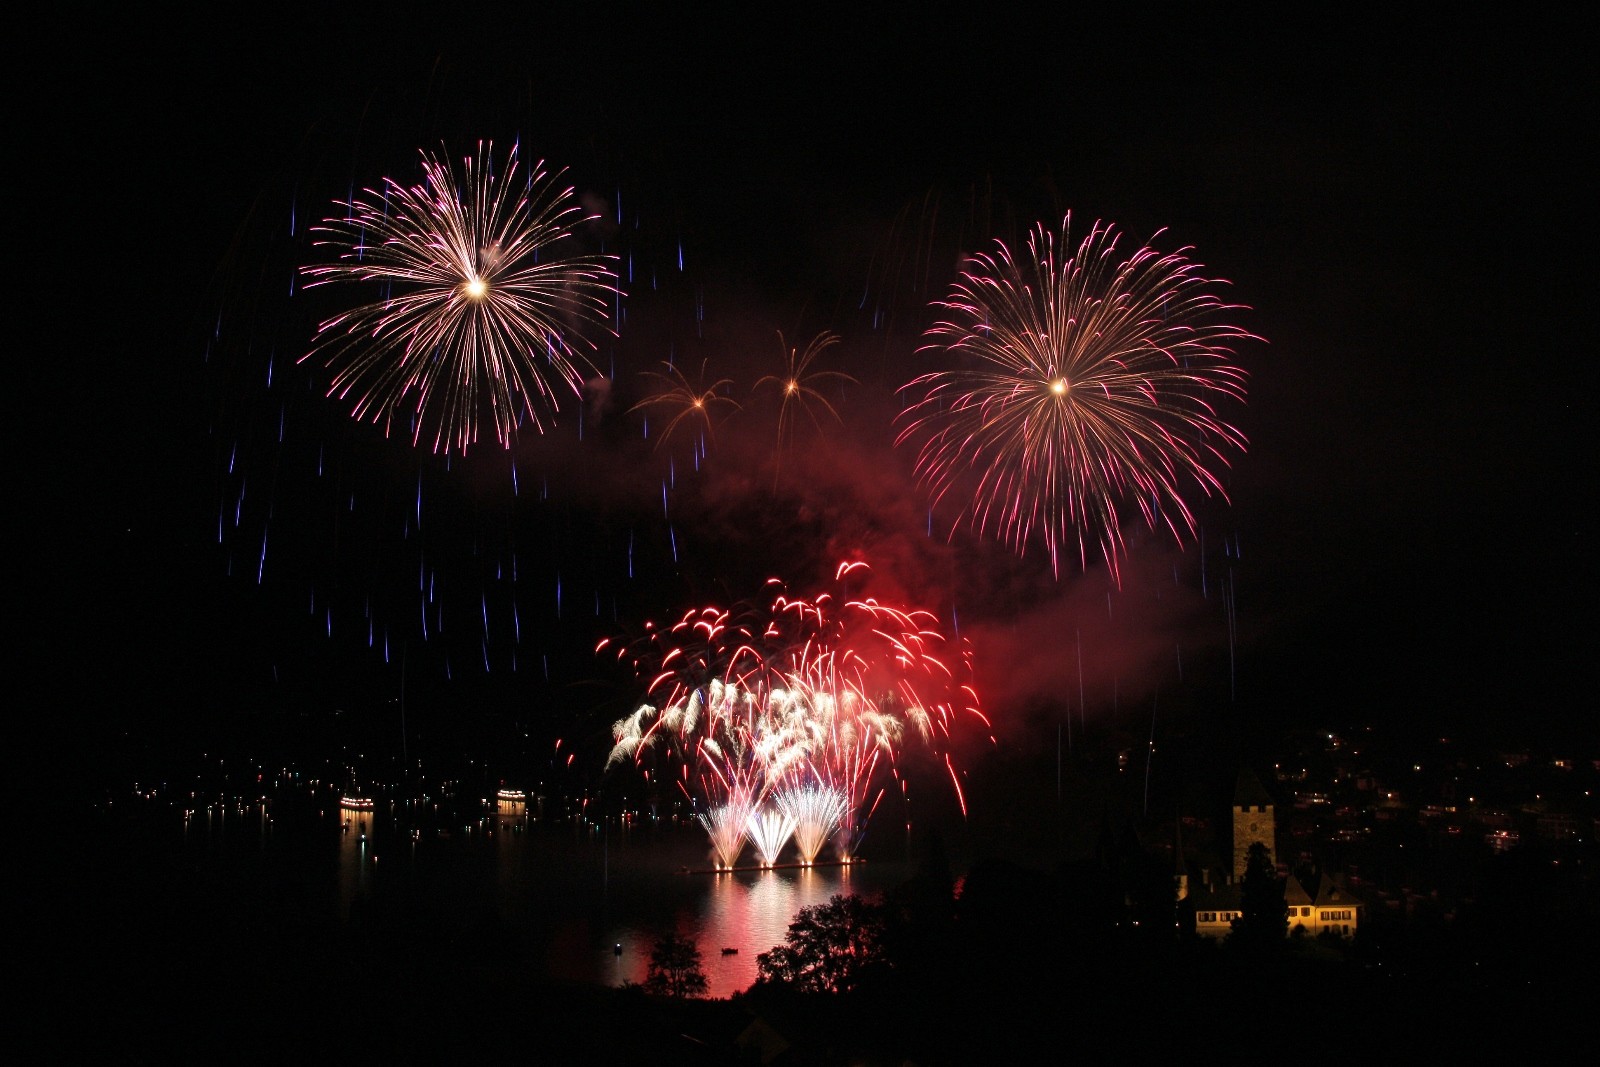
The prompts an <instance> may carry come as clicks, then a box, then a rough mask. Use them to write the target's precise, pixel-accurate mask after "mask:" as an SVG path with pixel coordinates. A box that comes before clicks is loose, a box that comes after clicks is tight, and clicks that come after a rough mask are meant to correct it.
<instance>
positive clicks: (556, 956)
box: [173, 796, 904, 997]
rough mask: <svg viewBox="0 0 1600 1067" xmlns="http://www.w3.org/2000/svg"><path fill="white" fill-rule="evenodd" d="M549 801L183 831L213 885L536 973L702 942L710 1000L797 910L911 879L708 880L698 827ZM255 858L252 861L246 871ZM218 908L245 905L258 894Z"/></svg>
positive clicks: (619, 969) (597, 975)
mask: <svg viewBox="0 0 1600 1067" xmlns="http://www.w3.org/2000/svg"><path fill="white" fill-rule="evenodd" d="M340 799H341V800H347V801H348V800H361V799H364V798H349V797H346V798H340ZM542 799H543V798H539V797H535V796H530V797H528V798H526V799H525V800H522V799H515V798H495V800H493V801H490V802H489V803H487V804H485V805H483V807H482V808H480V809H479V810H478V812H477V813H473V814H468V815H467V817H466V818H465V819H463V817H462V813H460V811H459V809H458V810H457V811H456V812H455V813H450V812H447V811H445V810H442V809H441V808H440V807H439V806H438V805H436V804H433V803H427V802H424V803H411V802H405V801H392V800H391V801H382V802H378V803H375V804H374V803H372V802H371V801H367V806H361V805H356V806H353V807H352V806H347V804H345V803H341V802H340V800H335V801H334V802H332V803H326V802H318V805H317V806H316V807H310V806H307V807H306V808H304V809H301V812H300V815H301V817H300V818H298V819H297V818H294V817H291V818H289V819H288V820H286V821H285V822H283V823H279V822H278V820H277V819H276V813H274V814H273V815H268V814H267V813H266V811H265V810H264V807H263V808H262V809H261V810H254V811H252V810H250V808H249V807H248V806H241V807H239V808H237V809H236V810H235V811H232V812H229V811H226V810H225V809H223V808H222V807H221V806H213V807H209V808H197V809H185V810H184V811H183V812H182V821H181V828H180V827H179V826H174V828H173V832H174V833H175V834H180V835H181V839H182V841H183V843H184V845H185V848H184V854H185V855H186V857H187V861H188V862H192V863H198V864H202V865H208V868H209V870H210V873H211V875H212V876H214V877H215V878H216V879H218V880H219V884H223V880H225V879H226V878H228V877H240V878H249V879H251V882H250V885H263V884H276V885H280V886H284V887H291V888H289V892H291V893H296V894H299V897H298V898H297V900H295V901H292V902H291V901H283V902H282V904H283V906H285V907H302V908H304V909H306V911H307V913H308V914H311V913H315V911H316V910H317V909H319V908H322V907H325V906H327V905H329V904H331V903H333V900H335V899H336V901H337V907H338V915H339V917H340V918H341V919H342V920H344V921H350V920H351V919H352V918H354V917H357V916H359V914H360V913H361V911H362V906H363V904H365V903H367V902H371V903H373V904H375V905H380V907H378V908H377V909H376V910H374V911H373V912H372V914H374V915H382V916H390V917H392V916H397V915H408V914H414V915H417V916H423V917H426V918H425V919H424V921H429V922H435V923H443V924H450V925H458V926H459V927H460V928H461V929H463V930H465V931H467V932H468V934H469V936H471V935H474V934H475V933H483V932H485V931H487V932H488V936H491V937H493V938H497V939H500V940H501V941H504V942H510V943H513V944H515V945H516V946H519V950H520V951H523V952H525V953H526V957H525V958H526V965H527V968H528V970H529V972H530V976H539V977H547V978H552V979H556V980H565V981H575V982H584V983H598V984H604V985H612V986H620V985H621V984H623V983H624V982H638V983H643V982H644V980H645V978H646V976H647V972H648V966H649V958H650V950H651V949H652V947H654V944H655V941H656V939H657V937H659V936H660V935H661V934H663V933H666V932H668V931H672V932H675V933H678V934H680V935H683V936H686V937H689V938H691V939H693V940H694V941H695V943H696V944H697V945H698V946H699V948H700V952H701V955H702V960H703V966H704V970H705V973H706V977H707V981H708V993H709V994H710V995H711V996H714V997H726V996H730V995H732V994H734V993H737V992H740V991H742V990H744V989H747V988H749V986H750V985H751V984H752V983H753V982H754V981H755V979H756V956H757V955H759V954H760V953H762V952H765V951H767V950H768V949H770V948H772V947H773V946H775V945H779V944H782V943H783V940H784V937H785V935H786V934H787V932H788V927H789V924H790V923H791V922H793V921H794V918H795V915H796V914H797V913H798V912H799V910H800V909H801V908H804V907H807V906H810V905H813V904H821V903H825V902H826V901H827V900H828V898H829V897H831V896H833V895H834V894H836V893H852V892H854V893H862V894H873V893H877V892H880V891H883V890H886V889H890V888H893V887H894V886H895V885H897V884H899V882H900V881H902V880H903V877H904V873H903V872H904V869H903V866H902V865H901V864H899V863H896V862H892V861H884V862H881V863H880V862H871V861H870V860H869V862H865V863H858V864H856V865H853V866H850V867H844V866H820V867H812V868H802V867H780V868H776V869H771V870H764V871H762V870H754V869H745V870H739V871H733V872H722V873H711V872H709V871H705V870H704V868H705V867H706V866H707V864H708V862H709V858H708V854H707V845H706V838H705V834H704V831H703V830H702V829H701V828H700V827H698V826H692V827H691V826H687V825H683V826H679V825H676V824H671V823H666V822H662V823H660V824H651V825H647V826H645V827H642V828H641V827H638V826H635V825H634V824H632V823H628V822H624V823H622V824H617V823H609V824H597V823H593V822H585V821H582V820H578V819H571V820H563V821H561V822H559V823H555V824H549V823H545V822H543V821H542V820H540V819H539V817H538V815H537V812H539V811H540V810H542ZM502 801H505V803H502ZM324 804H325V805H326V806H323V805H324ZM246 851H247V852H248V853H250V854H252V855H253V856H254V857H255V859H254V861H253V862H252V863H251V864H249V865H246V864H241V863H238V862H237V859H238V856H239V855H240V853H242V852H246ZM380 859H381V860H382V862H381V863H380V862H379V860H380ZM691 872H693V873H691ZM334 887H336V894H330V893H329V890H330V889H333V888H334ZM219 896H220V897H222V898H225V899H226V898H233V899H238V900H240V901H241V902H242V901H245V900H248V899H250V894H249V887H248V886H246V887H242V888H241V890H240V891H239V892H238V893H232V892H224V893H221V894H219ZM490 923H493V924H498V925H489V924H490ZM377 928H378V929H386V928H385V927H381V926H380V927H377ZM619 949H620V951H619Z"/></svg>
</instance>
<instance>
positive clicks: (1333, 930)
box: [1283, 875, 1361, 937]
mask: <svg viewBox="0 0 1600 1067" xmlns="http://www.w3.org/2000/svg"><path fill="white" fill-rule="evenodd" d="M1283 898H1284V902H1285V903H1287V904H1288V905H1289V932H1290V933H1291V934H1292V933H1294V932H1295V928H1296V927H1300V928H1302V929H1304V930H1305V932H1306V933H1307V934H1310V935H1311V936H1312V937H1316V936H1318V935H1319V934H1334V935H1337V936H1339V937H1352V936H1354V935H1355V932H1356V927H1358V926H1360V925H1361V902H1360V901H1359V900H1357V899H1356V898H1355V897H1354V896H1352V895H1351V894H1350V891H1349V890H1347V889H1345V888H1344V887H1343V886H1341V885H1340V884H1339V883H1338V881H1336V880H1335V879H1334V878H1332V877H1330V876H1328V875H1322V876H1320V877H1319V878H1318V879H1317V885H1316V892H1314V893H1308V892H1306V889H1305V887H1304V886H1302V885H1301V884H1300V882H1299V880H1298V879H1295V878H1290V879H1289V883H1288V885H1287V886H1286V887H1285V888H1284V893H1283Z"/></svg>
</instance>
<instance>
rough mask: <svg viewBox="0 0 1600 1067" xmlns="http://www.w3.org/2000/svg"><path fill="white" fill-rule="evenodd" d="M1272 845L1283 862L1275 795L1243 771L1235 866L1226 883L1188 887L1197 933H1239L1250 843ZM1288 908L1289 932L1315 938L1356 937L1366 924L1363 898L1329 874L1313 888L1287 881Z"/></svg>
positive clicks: (1236, 806) (1272, 853)
mask: <svg viewBox="0 0 1600 1067" xmlns="http://www.w3.org/2000/svg"><path fill="white" fill-rule="evenodd" d="M1254 844H1261V845H1263V846H1265V847H1266V850H1267V855H1268V856H1269V857H1271V859H1272V862H1273V865H1274V867H1276V865H1277V855H1278V850H1277V818H1276V811H1275V805H1274V803H1273V800H1272V796H1271V795H1270V794H1269V793H1268V792H1267V791H1266V789H1265V787H1263V786H1262V784H1261V781H1260V779H1258V778H1257V777H1256V776H1255V775H1253V774H1251V773H1250V772H1249V771H1244V772H1242V773H1240V775H1239V780H1238V784H1237V786H1236V788H1235V789H1234V796H1233V870H1232V871H1231V872H1230V873H1229V875H1228V879H1227V881H1226V882H1223V881H1221V880H1220V879H1211V878H1207V879H1205V881H1204V884H1201V885H1199V886H1192V887H1187V888H1188V892H1187V894H1186V895H1187V897H1188V902H1189V905H1190V906H1191V907H1193V909H1194V919H1195V922H1194V929H1195V933H1196V934H1198V935H1200V936H1201V937H1210V938H1217V939H1221V938H1225V937H1227V936H1228V935H1229V934H1231V933H1232V932H1233V921H1234V920H1235V919H1237V918H1239V917H1240V916H1241V915H1242V914H1243V909H1242V908H1241V906H1240V897H1239V889H1240V884H1239V883H1240V881H1241V879H1243V877H1244V871H1245V866H1246V863H1247V861H1248V858H1249V854H1250V846H1251V845H1254ZM1283 885H1284V893H1283V896H1284V904H1285V905H1286V906H1287V912H1288V926H1287V932H1289V933H1293V932H1294V930H1295V927H1297V926H1298V927H1301V928H1303V929H1304V930H1305V932H1306V933H1307V934H1309V935H1311V936H1312V937H1315V936H1317V935H1319V934H1323V933H1332V934H1335V935H1337V936H1339V937H1350V936H1352V935H1353V934H1354V933H1355V931H1356V928H1357V927H1358V926H1359V925H1360V923H1361V902H1360V901H1358V900H1357V899H1356V898H1355V897H1354V896H1352V895H1351V893H1350V892H1349V890H1347V889H1345V888H1344V887H1343V886H1342V885H1340V884H1339V883H1338V882H1337V881H1335V880H1334V879H1333V878H1331V877H1329V876H1327V875H1323V876H1321V877H1319V878H1318V879H1317V883H1316V885H1315V887H1314V889H1313V890H1312V891H1309V892H1308V891H1307V889H1306V887H1304V886H1302V885H1301V884H1300V882H1299V880H1298V879H1296V878H1294V877H1293V876H1289V877H1287V878H1285V879H1283Z"/></svg>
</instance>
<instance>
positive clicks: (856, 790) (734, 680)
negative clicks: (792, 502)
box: [601, 563, 989, 866]
mask: <svg viewBox="0 0 1600 1067" xmlns="http://www.w3.org/2000/svg"><path fill="white" fill-rule="evenodd" d="M865 571H866V568H865V565H863V564H859V563H846V564H842V565H841V566H840V567H839V568H838V571H837V573H836V575H835V579H836V585H837V586H838V591H837V595H836V594H835V592H832V591H830V592H824V593H821V594H819V595H817V596H815V597H812V598H809V599H796V598H794V597H791V596H789V595H787V594H786V593H784V592H781V591H780V592H778V593H777V594H776V595H775V596H774V598H773V599H772V601H771V602H770V603H769V604H768V606H767V607H766V608H765V609H764V610H756V609H754V608H749V607H747V608H744V609H741V610H740V611H737V612H735V611H730V610H726V609H722V608H717V607H706V608H699V609H695V610H692V611H689V612H686V613H685V614H684V615H683V617H682V618H681V619H679V620H678V622H677V623H675V624H674V625H672V626H668V627H664V628H657V627H653V626H652V627H647V632H646V636H645V637H644V638H643V639H642V640H641V641H639V642H635V643H633V644H631V645H625V646H623V647H622V649H620V650H619V657H620V658H626V657H628V656H630V655H632V657H633V659H632V666H633V670H634V673H635V676H636V677H638V678H640V679H641V680H646V686H645V688H646V693H647V698H648V699H647V702H646V703H644V704H642V705H640V706H639V707H638V709H637V710H636V711H634V712H633V713H632V714H631V715H629V716H627V717H625V718H623V719H621V720H619V721H618V722H617V723H615V724H614V726H613V727H612V736H613V740H614V744H613V747H612V750H611V754H610V758H609V760H608V764H607V765H608V766H610V765H613V764H620V763H624V762H633V763H636V764H642V763H643V761H644V758H645V756H646V754H647V753H649V752H659V753H660V754H661V755H662V756H663V758H665V759H666V760H669V761H676V762H677V763H678V764H679V766H680V768H681V771H682V773H681V775H680V776H679V777H678V788H680V789H681V790H682V791H683V793H684V794H685V796H686V797H687V798H688V799H690V800H691V801H695V802H697V803H698V802H699V801H701V800H704V801H705V802H706V804H707V805H708V807H709V809H710V811H711V812H712V815H708V816H705V817H703V818H702V820H701V821H702V822H703V823H704V824H705V826H706V829H707V831H708V832H709V833H710V834H711V838H712V846H713V850H714V852H715V853H716V855H717V860H718V863H719V864H720V865H723V866H729V865H731V863H729V862H728V861H727V860H726V856H727V855H730V854H731V855H734V856H737V851H736V850H735V848H734V845H735V837H736V836H737V840H738V842H740V846H739V847H742V842H743V840H744V839H745V836H746V835H750V834H755V835H757V843H758V851H760V852H762V855H763V861H764V862H766V863H769V864H770V863H771V862H772V861H773V858H775V856H776V854H777V851H778V850H780V849H781V848H782V845H783V841H784V840H786V839H787V838H788V837H789V835H790V834H791V833H795V832H798V833H799V834H800V838H799V848H800V852H801V857H802V861H803V862H807V863H809V862H812V861H814V859H815V857H816V854H817V851H818V850H819V849H820V848H821V847H822V845H823V844H824V843H825V842H826V841H827V840H828V839H829V838H830V837H835V836H836V837H837V843H838V846H839V850H840V854H841V857H842V858H845V859H848V858H849V857H850V856H851V854H852V853H853V851H854V848H855V846H856V844H857V843H858V842H859V839H860V835H861V833H862V831H863V830H864V828H865V825H866V823H867V821H868V820H869V819H870V817H871V815H872V812H873V810H874V809H875V808H876V806H877V802H878V800H879V799H881V797H882V792H883V791H882V788H881V786H879V785H878V784H877V779H878V777H879V774H878V772H879V771H880V769H881V768H882V767H884V766H885V765H892V764H893V763H894V761H895V759H896V755H897V753H898V751H899V748H900V745H901V743H902V742H903V740H904V738H905V736H906V733H907V730H908V729H909V730H910V731H912V732H913V733H914V734H915V736H916V737H918V738H919V739H920V740H921V741H922V742H924V743H926V744H927V745H929V746H930V747H933V748H941V747H944V746H945V745H946V744H947V743H949V742H950V741H951V740H952V730H953V727H954V725H955V724H956V723H957V722H958V721H959V720H962V719H968V718H970V719H973V720H975V721H977V722H981V723H982V724H983V726H984V728H985V729H987V728H988V725H989V724H988V720H987V719H986V718H985V717H984V715H983V713H982V711H981V710H980V708H979V706H978V699H977V694H976V691H975V690H974V689H973V688H972V687H971V685H969V684H965V683H964V682H962V681H960V680H959V679H961V678H964V677H967V676H968V675H969V674H970V669H971V665H970V663H969V662H967V661H966V658H965V656H963V657H962V658H961V659H960V660H959V661H958V663H957V666H955V667H952V666H951V665H950V664H947V663H946V662H945V661H944V659H942V658H941V655H940V653H941V652H942V651H943V645H944V643H945V639H944V637H943V635H942V634H941V633H940V632H939V630H938V629H937V627H936V625H935V621H936V620H935V619H934V617H933V616H932V615H931V614H930V613H928V612H925V611H916V610H906V609H901V608H896V607H892V606H890V605H886V604H883V603H881V602H879V601H877V600H875V599H872V598H867V597H863V596H859V595H850V594H849V593H848V591H847V590H846V589H845V586H846V584H847V583H849V582H852V581H860V580H862V576H863V574H864V573H865ZM775 584H776V583H775ZM779 588H780V590H781V585H780V586H779ZM609 644H610V642H609V641H605V642H602V643H601V647H602V648H605V647H607V646H608V645H609ZM945 762H946V766H947V767H950V764H949V761H948V759H947V760H946V761H945ZM647 773H648V772H647ZM951 775H952V781H954V782H955V784H956V790H957V794H958V796H959V795H960V784H959V782H958V781H956V780H955V772H954V770H953V768H952V769H951ZM785 796H787V797H788V798H789V799H788V800H784V799H783V798H784V797H785ZM769 797H773V798H776V802H777V805H778V808H777V812H778V814H779V815H781V816H782V819H781V820H780V821H778V822H772V823H771V824H770V825H768V823H763V822H760V820H759V819H757V821H756V822H752V821H751V819H752V818H755V817H758V816H760V815H761V814H763V813H762V810H761V809H762V807H763V805H764V803H765V802H766V801H767V799H768V798H769ZM724 809H726V810H724ZM719 812H720V814H717V813H719ZM740 812H743V813H744V821H743V822H737V821H736V819H735V817H736V816H737V815H738V814H739V813H740ZM713 816H714V817H713ZM783 826H788V831H787V832H785V833H783V834H781V835H779V834H778V832H777V831H778V830H779V829H781V828H782V827H783ZM735 830H737V831H738V833H737V835H736V834H735ZM763 842H765V844H763ZM773 842H776V844H775V845H774V844H773ZM769 853H770V854H769Z"/></svg>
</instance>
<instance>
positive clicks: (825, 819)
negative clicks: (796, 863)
mask: <svg viewBox="0 0 1600 1067" xmlns="http://www.w3.org/2000/svg"><path fill="white" fill-rule="evenodd" d="M773 799H774V801H775V802H776V803H777V805H778V807H779V809H780V810H781V811H783V812H784V813H785V814H787V815H788V816H789V818H790V819H792V820H794V843H795V847H796V848H798V849H799V850H800V862H801V863H803V864H805V865H806V866H810V865H811V864H813V863H815V862H816V859H817V854H818V853H819V852H821V851H822V846H823V845H825V844H827V843H828V839H829V838H830V837H832V836H833V835H834V833H835V832H836V831H837V830H838V829H839V828H840V827H841V826H843V825H844V824H845V821H846V820H847V819H848V818H849V817H850V803H849V801H848V800H847V799H846V797H845V795H844V794H843V793H842V792H840V791H839V790H837V789H831V788H829V787H827V786H822V785H815V784H811V785H802V786H799V787H796V788H783V789H780V790H778V792H777V793H775V794H774V795H773Z"/></svg>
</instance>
